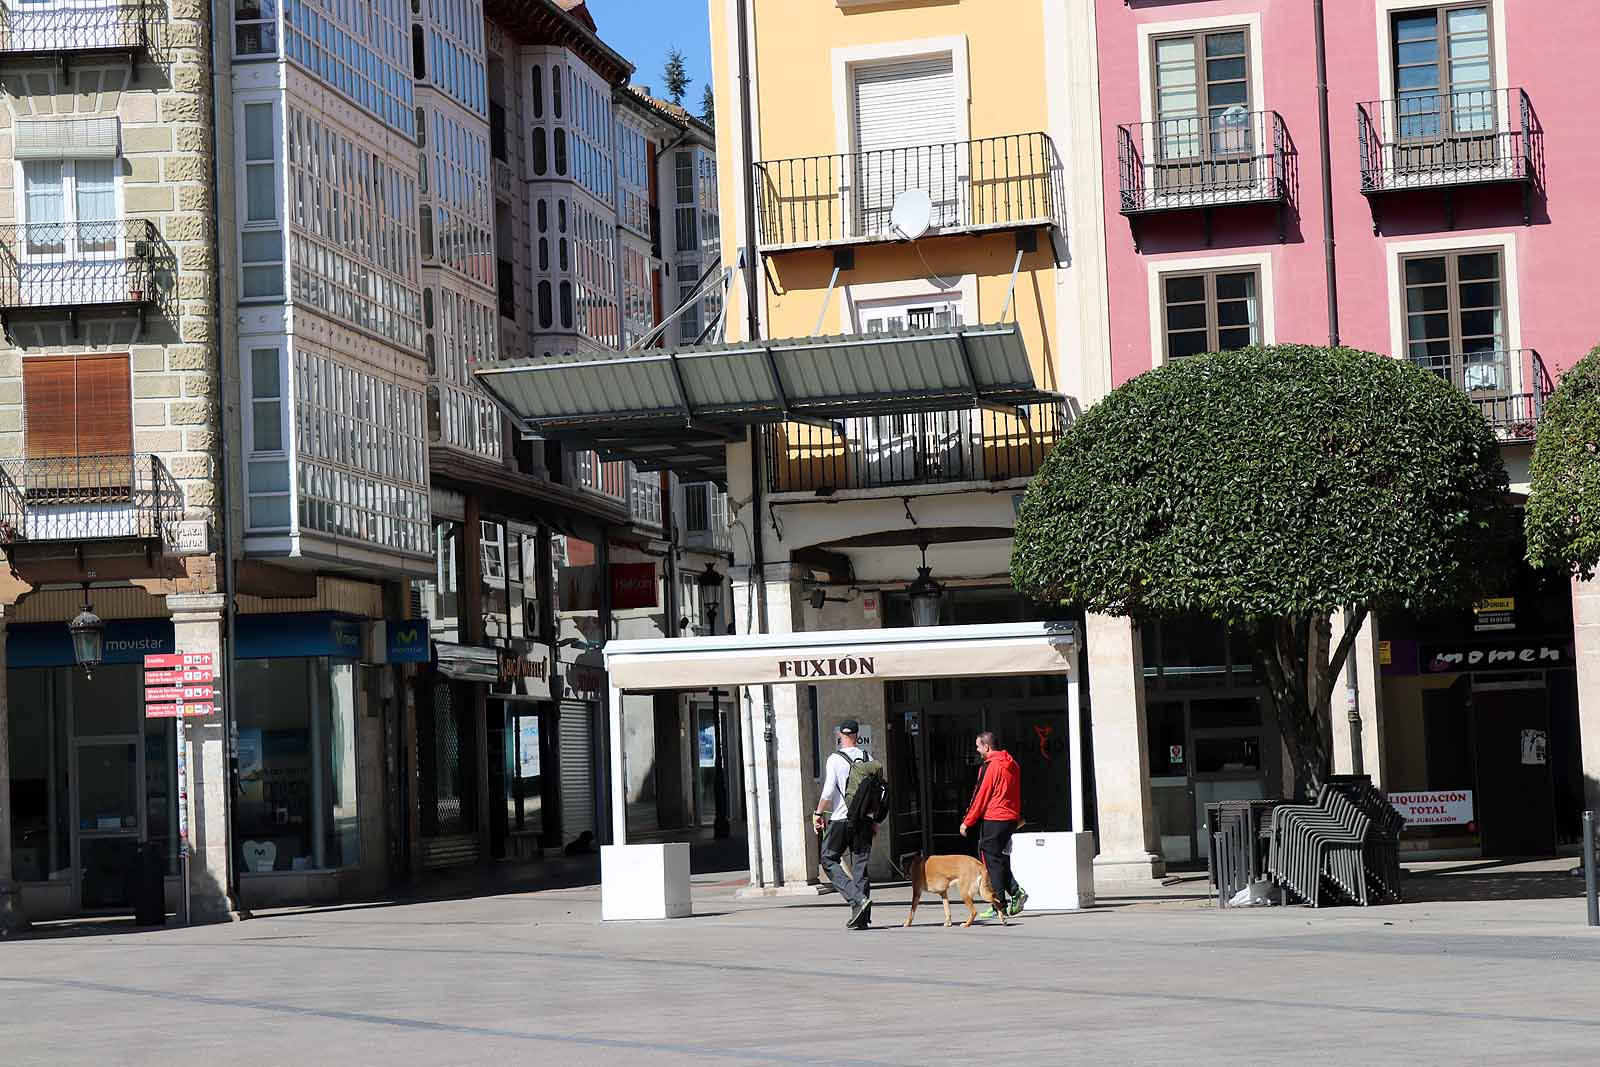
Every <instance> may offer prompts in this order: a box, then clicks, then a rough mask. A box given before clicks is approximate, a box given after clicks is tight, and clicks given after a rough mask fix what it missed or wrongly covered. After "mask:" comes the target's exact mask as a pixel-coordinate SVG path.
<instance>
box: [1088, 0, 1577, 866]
mask: <svg viewBox="0 0 1600 1067" xmlns="http://www.w3.org/2000/svg"><path fill="white" fill-rule="evenodd" d="M1325 6H1326V12H1325V14H1324V16H1323V34H1324V41H1325V46H1326V56H1327V83H1328V90H1327V107H1328V123H1327V143H1326V149H1324V145H1323V139H1322V134H1321V131H1320V124H1319V96H1320V94H1319V86H1318V74H1317V63H1316V55H1317V38H1318V27H1317V14H1316V6H1315V5H1314V4H1313V3H1311V2H1310V0H1098V3H1097V11H1096V17H1097V34H1098V37H1099V40H1098V55H1099V74H1100V117H1101V137H1102V145H1101V148H1102V159H1103V168H1104V171H1103V182H1104V188H1105V192H1106V208H1105V210H1106V244H1107V265H1108V272H1109V311H1110V316H1109V321H1110V333H1111V337H1110V345H1111V370H1112V378H1113V380H1114V382H1116V383H1121V382H1124V381H1127V380H1128V379H1129V378H1132V377H1134V376H1136V375H1138V374H1140V373H1142V372H1144V371H1147V370H1149V369H1151V368H1152V367H1154V366H1158V365H1160V364H1161V363H1163V362H1164V361H1166V360H1170V359H1178V358H1182V357H1183V356H1185V355H1189V354H1193V353H1197V352H1205V351H1213V350H1217V349H1220V348H1230V347H1240V346H1242V345H1245V344H1251V343H1285V342H1306V343H1314V344H1321V343H1326V342H1327V341H1328V340H1329V338H1330V336H1331V335H1332V334H1333V333H1334V331H1333V330H1332V329H1331V325H1332V324H1331V323H1330V319H1331V318H1333V317H1334V316H1335V315H1336V323H1337V328H1336V335H1337V337H1338V339H1339V340H1340V342H1341V343H1344V344H1347V345H1351V346H1354V347H1358V348H1364V349H1370V350H1372V351H1375V352H1380V353H1383V354H1386V355H1391V356H1394V357H1395V358H1400V359H1409V360H1412V361H1413V362H1415V363H1417V364H1419V365H1421V366H1423V367H1425V368H1427V369H1428V370H1430V371H1432V372H1434V373H1436V374H1439V375H1440V376H1441V377H1443V378H1445V379H1446V380H1448V381H1450V382H1451V383H1452V384H1453V385H1454V386H1456V387H1457V388H1460V389H1462V390H1463V391H1464V392H1466V393H1467V394H1468V396H1469V397H1471V398H1472V399H1473V401H1474V402H1475V403H1476V404H1477V405H1478V406H1479V408H1480V409H1481V410H1482V411H1483V412H1484V415H1485V417H1486V418H1487V419H1488V420H1489V422H1490V424H1491V425H1492V426H1493V427H1494V429H1495V431H1496V434H1497V436H1498V437H1499V439H1500V440H1501V442H1502V448H1503V451H1504V456H1505V461H1506V466H1507V469H1508V471H1509V472H1510V474H1511V480H1512V482H1513V488H1514V489H1518V490H1521V491H1524V492H1525V491H1526V481H1527V468H1528V459H1529V455H1530V453H1531V439H1532V436H1533V433H1534V429H1535V427H1536V425H1537V422H1538V419H1539V417H1540V414H1541V411H1542V404H1543V400H1544V398H1545V397H1546V396H1547V395H1548V392H1549V390H1550V388H1551V387H1552V383H1553V382H1554V380H1556V379H1557V378H1558V376H1559V375H1560V373H1561V371H1562V370H1563V369H1564V368H1566V367H1568V366H1570V365H1571V364H1572V363H1573V362H1575V361H1576V360H1577V359H1578V358H1579V357H1580V356H1581V355H1582V354H1583V353H1585V352H1587V351H1588V350H1589V349H1590V348H1591V347H1592V346H1594V345H1595V344H1596V343H1600V319H1597V318H1596V317H1595V316H1593V315H1590V314H1585V311H1586V309H1588V308H1590V307H1591V306H1592V305H1593V304H1594V299H1593V297H1592V295H1591V294H1592V292H1593V289H1594V283H1593V273H1594V272H1593V269H1592V268H1591V266H1590V264H1589V262H1588V259H1589V254H1590V253H1591V251H1592V249H1593V247H1594V246H1595V243H1596V237H1597V236H1600V223H1597V222H1596V221H1595V213H1594V208H1595V205H1596V202H1597V196H1596V194H1597V193H1600V139H1597V138H1595V137H1594V136H1593V135H1592V133H1591V129H1592V121H1591V120H1590V119H1589V117H1588V116H1587V115H1586V114H1585V111H1586V109H1587V108H1588V106H1589V105H1588V103H1587V101H1589V100H1590V99H1591V98H1592V97H1593V95H1594V94H1593V93H1591V92H1589V91H1586V85H1587V86H1591V87H1592V86H1594V85H1595V84H1596V83H1600V65H1597V64H1595V63H1594V62H1593V61H1592V58H1591V56H1590V49H1589V46H1588V42H1592V41H1594V40H1595V39H1596V38H1597V35H1600V8H1593V6H1592V5H1588V4H1559V5H1558V4H1556V3H1554V2H1549V0H1531V2H1529V0H1468V2H1455V3H1439V2H1423V0H1329V2H1328V3H1327V4H1326V5H1325ZM1557 8H1559V12H1558V11H1557V10H1556V9H1557ZM1324 175H1326V176H1327V178H1326V181H1325V179H1324ZM1327 190H1331V196H1330V197H1329V198H1328V200H1329V203H1328V204H1327V205H1325V200H1324V196H1325V191H1327ZM1328 207H1331V219H1332V227H1331V232H1332V238H1333V240H1332V242H1331V251H1332V254H1333V257H1334V263H1335V267H1334V270H1333V277H1334V279H1335V283H1336V284H1335V286H1333V287H1332V288H1333V290H1334V293H1333V294H1330V286H1329V284H1328V276H1329V272H1328V256H1329V254H1330V242H1329V241H1328V240H1327V238H1328V235H1329V228H1328V226H1327V224H1326V222H1325V219H1326V217H1327V208H1328ZM1501 592H1503V594H1504V595H1503V596H1500V597H1497V598H1495V599H1494V600H1493V601H1488V602H1485V604H1483V605H1480V606H1479V610H1476V611H1474V612H1472V613H1462V614H1460V615H1457V616H1444V617H1428V618H1383V619H1379V620H1375V622H1374V623H1373V624H1372V625H1370V626H1369V627H1368V632H1367V633H1366V634H1365V635H1364V636H1363V638H1362V640H1361V642H1360V643H1359V644H1358V646H1357V650H1358V657H1357V658H1358V676H1357V689H1358V697H1357V706H1358V707H1359V709H1360V720H1359V732H1358V731H1356V730H1354V729H1351V730H1347V729H1346V726H1347V724H1346V723H1344V722H1342V721H1341V722H1336V724H1335V734H1336V745H1335V747H1336V750H1337V751H1338V753H1339V762H1340V764H1341V767H1340V769H1350V768H1351V767H1352V766H1359V767H1360V769H1361V770H1362V771H1364V772H1365V773H1368V774H1372V775H1374V776H1376V777H1377V778H1378V779H1379V781H1380V782H1381V784H1382V785H1383V786H1384V787H1385V788H1387V789H1388V790H1390V791H1391V793H1395V792H1405V793H1410V792H1421V793H1433V794H1460V793H1468V794H1470V798H1471V799H1470V804H1469V805H1465V806H1464V805H1463V804H1462V803H1461V802H1460V801H1459V800H1458V801H1457V802H1456V804H1457V807H1456V808H1454V809H1453V813H1452V814H1451V815H1450V816H1449V818H1450V819H1451V820H1453V821H1450V822H1447V823H1441V824H1439V825H1436V826H1430V827H1426V828H1424V827H1421V826H1418V827H1413V828H1412V829H1411V830H1409V831H1408V834H1407V837H1408V844H1410V845H1411V846H1412V847H1415V848H1418V849H1427V850H1431V851H1456V850H1474V851H1477V852H1480V853H1482V854H1485V855H1513V854H1534V853H1547V852H1550V851H1553V850H1555V849H1557V848H1560V847H1563V846H1565V845H1567V844H1569V843H1570V842H1571V841H1572V840H1573V839H1574V838H1575V835H1576V834H1577V832H1578V828H1579V825H1580V823H1579V821H1578V820H1579V813H1580V812H1581V811H1582V809H1583V807H1584V806H1585V804H1584V795H1585V790H1586V788H1587V790H1588V792H1589V794H1590V804H1589V805H1588V806H1594V801H1595V800H1596V796H1595V783H1596V778H1597V773H1596V770H1597V767H1600V693H1590V694H1588V699H1587V701H1586V702H1584V701H1580V700H1579V698H1578V695H1579V692H1580V690H1581V689H1582V688H1584V687H1583V686H1582V685H1580V681H1579V679H1580V677H1583V678H1584V679H1586V680H1587V681H1588V682H1589V685H1588V688H1589V689H1591V690H1593V689H1595V688H1596V686H1597V685H1600V678H1597V677H1596V676H1595V674H1594V673H1592V669H1588V670H1586V663H1585V662H1580V661H1582V660H1584V657H1585V654H1587V656H1588V657H1589V659H1588V661H1587V662H1592V663H1595V664H1600V649H1588V648H1587V647H1586V645H1587V644H1590V643H1600V618H1597V619H1595V620H1593V622H1594V625H1589V626H1586V623H1588V622H1589V621H1590V620H1589V619H1588V616H1589V615H1591V614H1600V612H1597V606H1596V605H1595V604H1592V603H1590V601H1591V600H1595V599H1597V598H1592V597H1591V598H1586V595H1585V593H1584V590H1583V589H1582V588H1581V587H1580V588H1579V590H1578V591H1577V593H1576V595H1574V592H1573V590H1572V589H1570V588H1569V587H1568V585H1567V583H1566V582H1564V581H1562V580H1559V579H1557V580H1550V579H1548V578H1545V577H1542V576H1539V575H1534V574H1531V573H1529V574H1524V575H1522V576H1521V577H1520V578H1519V579H1518V580H1516V581H1515V582H1512V583H1510V585H1508V587H1507V588H1506V589H1504V590H1502V591H1501ZM1575 612H1576V615H1577V625H1576V626H1575V625H1574V614H1575ZM1142 630H1143V631H1144V653H1145V663H1144V670H1143V674H1144V678H1145V687H1146V691H1145V694H1144V697H1145V701H1144V702H1145V712H1144V714H1145V718H1146V727H1147V731H1148V750H1149V753H1150V773H1151V789H1152V798H1153V799H1152V804H1153V806H1154V807H1155V809H1156V821H1157V822H1158V824H1159V834H1160V837H1161V851H1162V853H1163V855H1164V856H1165V858H1166V859H1167V861H1168V862H1169V864H1182V863H1183V862H1185V861H1190V862H1193V861H1198V860H1201V859H1203V837H1201V836H1199V834H1198V832H1197V831H1195V832H1192V831H1191V827H1190V824H1191V822H1199V821H1202V819H1203V805H1204V803H1205V802H1206V801H1207V800H1208V799H1224V798H1226V797H1228V796H1247V795H1255V794H1256V791H1258V790H1259V791H1268V790H1271V789H1273V788H1275V787H1279V786H1281V785H1282V784H1283V782H1282V779H1281V773H1282V772H1281V768H1279V767H1278V766H1277V762H1278V760H1277V749H1278V743H1277V738H1276V737H1275V735H1274V733H1273V728H1272V726H1271V724H1270V723H1268V722H1265V721H1261V722H1257V721H1255V720H1254V719H1253V718H1252V716H1251V714H1250V713H1249V711H1248V707H1249V703H1248V702H1249V700H1250V698H1251V696H1252V695H1253V694H1254V692H1255V690H1254V689H1253V686H1254V684H1255V678H1254V675H1253V674H1252V672H1251V670H1250V668H1249V667H1248V666H1244V667H1240V666H1237V665H1236V661H1237V659H1238V657H1237V655H1236V654H1235V653H1234V651H1233V648H1234V646H1233V643H1232V642H1230V641H1228V640H1227V639H1226V638H1225V636H1219V637H1217V638H1216V639H1215V640H1213V641H1211V642H1210V644H1208V645H1205V646H1204V647H1195V646H1196V645H1197V644H1200V642H1198V641H1197V639H1196V638H1195V637H1194V632H1195V631H1194V629H1193V628H1192V627H1191V628H1184V627H1177V626H1171V625H1163V626H1149V625H1147V626H1144V627H1142ZM1152 631H1154V632H1152ZM1587 633H1594V634H1595V635H1596V636H1595V637H1592V638H1587V640H1586V634H1587ZM1575 634H1576V635H1577V640H1575ZM1218 649H1220V650H1221V651H1220V656H1219V654H1218V651H1217V650H1218ZM1529 650H1531V655H1532V656H1533V659H1532V660H1531V661H1530V660H1529V659H1528V658H1527V657H1526V655H1525V653H1526V652H1528V651H1529ZM1530 663H1531V664H1532V666H1531V667H1530ZM1230 702H1231V703H1230ZM1241 709H1244V710H1241ZM1336 718H1340V719H1342V718H1343V717H1342V716H1336ZM1585 744H1587V745H1588V746H1589V752H1588V758H1587V759H1586V758H1585V753H1584V745H1585Z"/></svg>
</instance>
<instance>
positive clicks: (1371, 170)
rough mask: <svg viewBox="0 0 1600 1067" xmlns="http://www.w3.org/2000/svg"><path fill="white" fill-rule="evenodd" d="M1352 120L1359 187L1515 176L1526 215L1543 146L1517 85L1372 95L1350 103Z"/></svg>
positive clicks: (1373, 193) (1430, 185) (1483, 181)
mask: <svg viewBox="0 0 1600 1067" xmlns="http://www.w3.org/2000/svg"><path fill="white" fill-rule="evenodd" d="M1356 126H1357V133H1358V137H1359V139H1360V141H1359V147H1360V150H1361V192H1362V193H1363V194H1364V195H1366V196H1368V197H1377V196H1380V195H1382V194H1384V193H1394V192H1404V191H1406V190H1410V189H1445V190H1449V189H1452V188H1454V187H1457V186H1462V185H1490V184H1520V185H1521V186H1522V187H1523V216H1524V221H1527V217H1528V212H1529V207H1528V198H1529V193H1530V187H1531V186H1532V185H1533V184H1534V183H1536V182H1537V181H1538V178H1539V171H1540V167H1541V162H1542V161H1541V156H1542V152H1543V149H1542V144H1541V142H1542V138H1541V136H1540V131H1539V128H1538V123H1537V121H1536V120H1535V118H1534V114H1533V108H1532V106H1531V105H1530V104H1529V103H1528V94H1527V93H1525V92H1523V91H1522V90H1521V89H1470V90H1462V91H1459V92H1453V93H1410V94H1406V95H1403V96H1401V97H1399V98H1397V99H1394V100H1374V101H1370V102H1368V103H1365V104H1359V105H1357V106H1356ZM1452 222H1453V220H1452Z"/></svg>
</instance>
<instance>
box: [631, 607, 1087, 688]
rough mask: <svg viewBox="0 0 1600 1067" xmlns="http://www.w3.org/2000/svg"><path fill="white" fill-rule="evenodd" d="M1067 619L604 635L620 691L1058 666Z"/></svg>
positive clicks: (1072, 659) (1069, 633) (1062, 665)
mask: <svg viewBox="0 0 1600 1067" xmlns="http://www.w3.org/2000/svg"><path fill="white" fill-rule="evenodd" d="M1077 651H1078V639H1077V628H1076V627H1075V626H1073V625H1072V624H1071V623H1047V622H1021V623H1003V624H997V625H993V626H921V627H916V626H908V627H900V628H891V629H877V630H822V631H817V632H813V633H789V634H755V635H750V634H743V635H738V636H727V637H695V638H676V639H674V638H656V639H651V640H641V641H608V642H607V643H606V646H605V659H606V671H607V673H608V674H609V675H610V682H611V686H612V687H613V688H615V689H618V690H622V691H625V692H641V691H646V690H652V689H704V688H706V687H708V686H714V685H715V686H734V685H767V684H772V685H788V684H793V683H796V682H802V683H805V684H807V685H821V684H825V683H827V682H849V681H862V680H864V679H868V680H870V679H879V680H883V681H892V680H894V679H897V678H957V677H961V678H968V677H983V676H986V675H996V676H999V675H1015V674H1066V675H1069V676H1070V675H1072V674H1074V672H1075V670H1076V665H1077Z"/></svg>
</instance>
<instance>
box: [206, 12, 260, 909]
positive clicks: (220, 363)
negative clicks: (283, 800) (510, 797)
mask: <svg viewBox="0 0 1600 1067" xmlns="http://www.w3.org/2000/svg"><path fill="white" fill-rule="evenodd" d="M206 23H207V26H206V29H207V30H208V31H209V36H210V38H211V129H212V132H213V134H215V132H216V131H218V130H220V129H222V114H221V105H222V93H221V92H220V91H219V90H220V86H221V83H222V78H221V76H220V75H219V74H218V71H217V40H218V35H217V32H216V29H217V27H216V9H215V7H214V6H213V5H212V4H209V3H208V4H206ZM222 223H223V217H222V186H221V174H220V164H219V163H218V161H217V148H216V144H215V143H213V145H212V150H211V234H212V242H213V246H214V248H215V251H216V252H217V253H218V254H217V255H216V256H215V257H214V259H213V262H212V269H211V308H212V317H213V321H214V323H215V324H216V333H215V337H216V346H217V421H218V429H219V430H220V431H221V432H220V433H218V434H217V464H218V467H219V469H220V470H221V472H222V479H221V483H222V484H221V494H220V496H221V501H222V506H221V508H220V509H219V520H218V525H219V526H220V527H221V529H220V530H218V531H217V539H218V541H220V542H221V544H222V569H221V572H220V574H219V575H218V577H219V578H221V579H222V581H221V585H222V620H223V641H222V753H223V758H222V767H223V773H222V786H223V790H224V792H225V794H226V796H225V798H224V801H223V806H222V810H223V815H224V819H223V826H224V831H223V834H224V838H225V842H226V845H227V852H228V862H227V863H226V864H225V870H224V879H223V882H224V885H225V886H226V887H227V893H228V899H229V900H230V901H232V906H233V910H234V911H236V912H238V913H239V914H240V915H245V916H247V915H248V914H249V913H248V911H247V910H246V908H245V905H244V901H243V900H242V899H241V898H240V894H239V871H240V870H241V869H242V868H243V866H244V855H243V853H242V851H241V842H240V839H239V835H238V834H237V833H236V832H235V831H234V825H233V820H234V814H235V811H234V805H235V803H236V801H237V800H238V798H239V790H238V788H237V786H238V779H239V745H238V739H237V737H236V735H235V732H236V730H237V726H236V725H235V720H234V717H233V716H234V706H235V705H234V694H235V692H236V690H235V686H234V676H235V675H236V674H237V673H238V670H237V668H238V657H237V656H236V655H235V652H236V650H237V647H238V644H237V641H236V640H235V633H234V620H235V615H236V611H235V607H236V605H235V603H234V599H235V593H234V590H235V589H237V588H238V553H236V552H235V551H234V550H233V522H232V519H231V516H232V510H233V494H232V492H231V491H230V486H231V485H232V483H233V479H232V474H233V470H232V467H231V466H230V463H231V460H230V458H229V450H228V404H227V399H226V398H227V395H228V393H227V388H228V387H227V377H226V372H227V365H228V360H227V356H226V355H225V354H224V352H223V340H224V338H223V330H222V324H223V316H222V264H223V262H224V260H223V256H222V255H221V251H222V241H223V236H222V232H223V231H222Z"/></svg>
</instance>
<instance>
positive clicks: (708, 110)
mask: <svg viewBox="0 0 1600 1067" xmlns="http://www.w3.org/2000/svg"><path fill="white" fill-rule="evenodd" d="M700 121H701V122H703V123H705V124H706V125H707V126H710V127H711V128H712V129H716V128H717V97H716V94H715V93H713V92H712V91H711V83H710V82H706V87H705V89H704V90H703V91H702V92H701V93H700Z"/></svg>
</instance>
